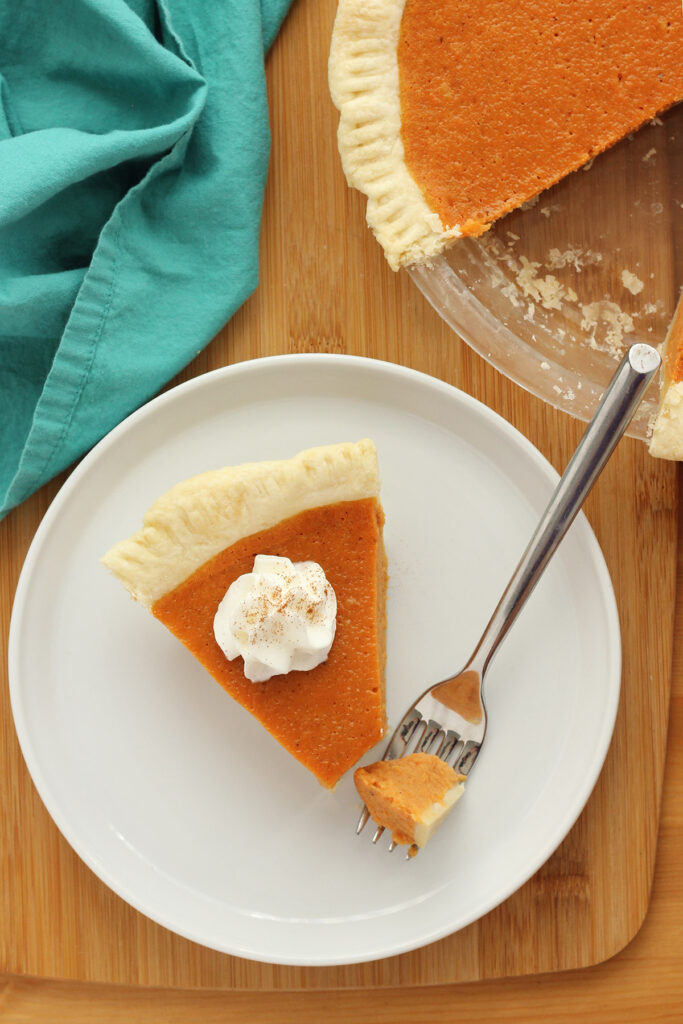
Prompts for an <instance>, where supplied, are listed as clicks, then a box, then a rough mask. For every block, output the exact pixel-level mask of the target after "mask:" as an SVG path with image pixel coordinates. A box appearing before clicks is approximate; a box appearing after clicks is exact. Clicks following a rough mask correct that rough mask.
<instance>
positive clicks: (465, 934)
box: [0, 0, 677, 989]
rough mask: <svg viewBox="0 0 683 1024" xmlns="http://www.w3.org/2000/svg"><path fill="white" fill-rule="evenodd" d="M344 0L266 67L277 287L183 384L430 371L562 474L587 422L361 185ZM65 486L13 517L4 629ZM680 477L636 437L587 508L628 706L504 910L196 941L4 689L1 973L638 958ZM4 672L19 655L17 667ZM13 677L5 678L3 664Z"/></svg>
mask: <svg viewBox="0 0 683 1024" xmlns="http://www.w3.org/2000/svg"><path fill="white" fill-rule="evenodd" d="M333 15H334V3H333V0H325V2H324V3H320V2H315V0H299V2H298V3H297V4H296V5H295V7H294V9H293V11H292V13H291V15H290V17H289V19H288V22H287V23H286V25H285V28H284V30H283V33H282V36H281V38H280V40H279V41H278V43H277V44H276V47H275V50H274V52H273V54H272V55H271V57H270V59H269V69H268V71H269V87H270V97H271V116H272V126H273V157H272V166H271V174H270V179H269V187H268V193H267V197H266V207H265V212H264V229H263V237H262V259H261V285H260V288H259V290H258V292H257V293H256V295H255V296H254V297H253V298H252V299H251V300H250V301H249V302H248V303H247V304H246V305H245V306H244V307H243V309H242V310H240V312H239V313H238V314H237V315H236V316H235V317H234V318H233V320H232V321H231V323H230V324H229V325H228V327H227V328H226V329H225V330H223V331H222V332H221V334H220V335H219V336H218V338H217V339H216V340H215V341H214V343H213V344H212V346H211V347H210V348H209V349H208V350H207V351H206V352H204V353H203V354H202V355H201V356H199V357H198V358H197V360H195V362H194V363H193V364H192V365H191V366H190V367H189V368H188V369H187V370H186V371H185V373H184V374H183V375H182V379H187V378H188V377H191V376H194V375H196V374H198V373H202V372H205V371H206V370H209V369H213V368H215V367H217V366H221V365H225V364H226V363H232V362H236V361H239V360H242V359H248V358H254V357H257V356H262V355H271V354H275V353H280V352H320V351H323V352H342V353H343V352H346V353H349V354H358V355H367V356H373V357H377V358H382V359H389V360H392V361H394V362H397V363H402V364H404V365H407V366H411V367H414V368H415V369H418V370H422V371H424V372H426V373H431V374H433V375H435V376H437V377H440V378H441V379H443V380H446V381H448V382H450V383H452V384H455V385H456V386H458V387H460V388H462V389H463V390H465V391H467V392H469V393H470V394H473V395H474V396H475V397H477V398H479V399H481V400H482V401H484V402H486V404H488V405H489V406H491V407H492V408H494V409H495V410H496V411H498V412H499V413H501V414H502V415H503V416H504V417H505V418H506V419H508V420H509V421H510V422H512V423H513V424H514V425H515V426H516V427H518V429H520V430H521V431H522V432H523V433H524V434H526V436H527V437H529V438H530V439H531V440H532V441H533V442H534V443H535V444H536V445H537V446H538V447H539V448H540V449H541V451H542V452H543V453H544V454H545V455H546V456H547V457H548V458H549V459H550V460H551V462H553V464H554V465H555V466H556V467H557V468H558V469H561V468H562V467H563V466H564V465H565V463H566V461H567V459H568V457H569V455H570V454H571V452H572V450H573V448H574V447H575V445H576V443H577V441H578V439H579V437H580V434H581V432H582V429H583V428H582V426H581V425H580V424H578V423H576V422H575V421H573V420H571V419H570V418H568V417H567V416H565V415H563V414H561V413H558V412H556V411H554V410H553V409H551V408H550V407H548V406H546V405H544V404H543V403H541V402H539V401H537V400H536V399H534V398H532V397H530V396H528V395H527V394H525V393H523V392H522V391H521V390H520V389H518V388H517V387H515V386H514V385H512V384H511V383H510V382H509V381H507V380H505V379H504V378H502V377H501V376H500V375H498V374H497V373H496V372H495V371H493V370H492V369H491V368H490V367H489V366H488V365H486V364H485V363H484V362H482V361H481V360H480V359H479V358H478V357H477V356H475V355H474V354H473V353H472V352H471V351H470V350H469V349H468V348H467V347H466V346H465V345H464V344H463V343H462V342H461V341H460V340H459V339H458V338H457V337H456V336H455V335H454V334H453V333H452V332H450V331H449V330H448V329H447V328H446V327H445V326H444V324H443V323H442V322H441V321H440V320H439V318H438V317H437V316H436V314H435V313H434V312H433V311H432V310H431V308H430V307H429V306H428V305H427V303H426V302H425V301H424V300H423V299H422V298H421V296H420V295H419V294H418V293H417V291H416V290H415V288H414V287H413V285H412V284H411V282H410V280H409V279H408V278H407V276H405V275H404V274H398V275H395V274H392V272H391V271H390V270H389V269H388V268H387V267H386V265H385V263H384V259H383V257H382V255H381V253H380V251H379V249H378V247H377V246H376V245H375V243H374V241H373V239H372V238H371V236H370V234H369V232H368V231H367V229H366V228H365V225H364V217H363V209H362V207H363V204H362V202H361V200H360V198H359V197H358V196H357V195H355V194H352V193H350V192H349V191H348V189H347V188H346V185H345V183H344V180H343V177H342V175H341V171H340V168H339V161H338V158H337V153H336V144H335V125H336V119H335V117H334V115H333V111H332V109H331V105H330V101H329V98H328V94H327V87H326V81H325V73H326V67H325V65H326V55H327V48H328V43H329V34H330V30H331V24H332V18H333ZM60 482H61V481H56V482H54V483H52V484H50V485H48V486H47V487H46V488H44V489H43V491H42V492H40V493H39V494H38V495H36V496H34V497H33V498H32V499H30V500H29V501H27V502H26V503H25V504H24V505H23V506H22V507H21V508H20V509H18V510H16V511H15V512H14V513H12V514H11V515H10V516H9V517H8V518H7V519H6V520H5V521H4V522H3V523H1V524H0V565H1V566H2V571H1V573H0V625H1V637H2V643H3V644H4V645H5V646H6V640H7V632H8V627H9V615H10V608H11V602H12V596H13V593H14V588H15V586H16V581H17V578H18V574H19V571H20V568H21V565H22V562H23V559H24V557H25V554H26V551H27V550H28V546H29V544H30V541H31V538H32V536H33V534H34V532H35V529H36V527H37V525H38V523H39V521H40V519H41V517H42V515H43V514H44V512H45V510H46V508H47V506H48V505H49V502H50V500H51V499H52V497H53V496H54V494H55V493H56V491H57V489H58V485H59V483H60ZM676 493H677V492H676V467H675V466H673V465H670V464H667V463H662V462H655V461H653V460H651V459H650V458H649V457H648V455H647V453H646V451H645V448H644V446H643V445H641V444H639V443H638V442H635V441H631V440H626V441H624V442H622V443H621V445H620V446H619V449H618V450H617V452H616V454H615V456H614V457H613V459H612V460H611V462H610V464H609V465H608V467H607V469H606V470H605V472H604V474H603V476H602V478H601V479H600V481H599V483H598V485H597V487H596V490H595V492H594V493H593V495H592V496H591V498H590V499H589V501H588V504H587V507H586V511H587V514H588V517H589V519H590V521H591V524H592V525H593V528H594V530H595V532H596V534H597V537H598V540H599V541H600V543H601V545H602V549H603V551H604V553H605V557H606V560H607V564H608V566H609V569H610V572H611V575H612V580H613V583H614V587H615V591H616V595H617V601H618V605H619V611H620V617H621V627H622V635H623V652H624V672H623V688H622V699H621V704H620V710H619V715H618V719H617V725H616V730H615V735H614V740H613V743H612V746H611V749H610V752H609V755H608V758H607V761H606V764H605V768H604V770H603V773H602V775H601V777H600V779H599V781H598V784H597V786H596V788H595V791H594V793H593V795H592V797H591V799H590V801H589V803H588V805H587V807H586V809H585V811H584V813H583V814H582V816H581V818H580V819H579V821H578V822H577V824H576V826H575V827H574V829H573V830H572V832H571V833H570V835H569V836H568V837H567V839H566V840H565V842H564V843H563V844H562V846H561V847H560V848H559V850H558V851H557V852H556V853H555V854H554V855H553V856H552V857H551V858H550V860H549V861H548V862H547V863H546V865H545V866H544V867H543V868H542V869H541V870H540V871H539V872H538V873H537V875H536V876H535V877H534V878H532V879H531V880H530V881H529V882H528V883H527V884H526V885H525V886H524V887H523V888H522V889H520V890H519V891H518V892H517V893H516V894H515V895H514V896H513V897H511V898H510V899H509V900H508V901H507V902H506V903H504V904H503V905H502V906H501V907H499V908H497V909H496V910H494V911H493V912H491V913H490V914H489V915H487V916H486V917H485V918H484V919H482V920H481V921H479V922H477V923H475V924H473V925H471V926H470V927H469V928H467V929H465V930H464V931H462V932H460V933H458V934H457V935H455V936H451V937H449V938H446V939H444V940H442V941H440V942H438V943H436V944H434V945H432V946H429V947H426V948H424V949H422V950H418V951H415V952H412V953H409V954H405V955H402V956H400V957H395V958H391V959H388V960H384V961H380V962H376V963H373V964H364V965H357V966H347V967H340V968H291V967H280V966H269V965H262V964H257V963H253V962H250V961H244V960H239V959H236V958H232V957H229V956H225V955H223V954H219V953H215V952H213V951H211V950H207V949H205V948H203V947H200V946H197V945H195V944H193V943H191V942H188V941H186V940H184V939H181V938H179V937H178V936H176V935H174V934H172V933H170V932H168V931H166V930H165V929H163V928H161V927H160V926H158V925H155V924H153V923H152V922H150V921H149V920H147V919H146V918H144V917H143V916H142V915H140V914H138V913H137V912H136V911H134V910H132V909H131V908H130V907H128V906H127V905H126V904H125V903H124V902H123V901H122V900H120V899H119V898H118V897H117V896H115V895H114V894H113V893H111V892H110V891H109V890H108V889H107V888H106V887H105V886H104V885H102V884H101V883H100V882H99V881H98V879H97V878H95V876H94V875H92V874H91V873H90V872H89V870H88V869H87V868H85V866H84V865H83V864H82V863H81V862H80V860H79V859H78V858H77V857H76V855H75V854H74V853H73V852H72V850H71V849H70V847H69V846H68V844H67V843H66V842H65V840H64V839H63V838H62V837H61V835H60V834H59V832H58V831H57V829H56V827H55V826H54V825H53V823H52V821H51V819H50V818H49V816H48V815H47V813H46V811H45V810H44V808H43V806H42V804H41V802H40V800H39V798H38V796H37V795H36V793H35V790H34V789H33V786H32V783H31V781H30V778H29V776H28V773H27V771H26V768H25V766H24V764H23V760H22V758H21V754H20V752H19V749H18V745H17V741H16V737H15V734H14V730H13V726H12V722H11V715H10V710H9V698H8V692H7V681H6V678H3V680H2V688H1V690H0V700H1V702H2V705H1V707H0V757H1V758H2V762H1V763H2V771H1V773H0V836H1V837H2V838H1V840H0V842H1V846H0V972H3V971H4V972H9V973H16V974H31V975H37V976H43V977H60V978H71V979H83V980H91V981H102V982H120V983H128V984H138V985H159V986H178V987H195V986H204V987H212V988H244V989H274V988H280V989H283V988H305V989H313V988H335V987H339V988H350V987H357V986H373V987H375V986H392V987H397V986H402V985H412V986H414V985H426V984H437V983H442V984H443V983H447V982H455V981H465V980H477V979H483V978H496V977H503V976H511V975H520V974H528V973H534V972H541V971H553V970H560V969H566V968H572V967H580V966H586V965H589V964H594V963H597V962H600V961H602V960H604V959H606V958H608V957H610V956H612V955H613V954H614V953H615V952H617V951H618V950H619V949H621V948H622V947H623V946H624V945H625V944H626V943H628V942H629V940H630V939H631V938H632V937H633V935H635V933H636V932H637V931H638V929H639V927H640V924H641V923H642V921H643V918H644V915H645V913H646V911H647V906H648V900H649V891H650V884H651V880H652V875H653V866H654V855H655V845H656V837H657V826H658V815H659V802H660V793H661V784H662V772H663V764H664V753H665V738H666V726H667V715H668V701H669V692H670V670H671V654H672V642H673V615H674V593H675V569H676V531H677V521H676V519H677V511H676ZM3 661H4V664H6V652H5V658H4V659H3ZM2 671H3V673H4V674H5V675H6V669H5V668H4V667H3V670H2Z"/></svg>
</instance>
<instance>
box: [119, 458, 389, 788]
mask: <svg viewBox="0 0 683 1024" xmlns="http://www.w3.org/2000/svg"><path fill="white" fill-rule="evenodd" d="M383 522H384V514H383V512H382V507H381V504H380V501H379V474H378V466H377V453H376V450H375V446H374V444H373V443H372V441H368V440H364V441H360V442H358V443H355V444H351V443H347V444H337V445H330V446H326V447H321V448H312V449H310V450H308V451H304V452H301V453H300V454H299V455H297V456H295V457H294V458H292V459H288V460H283V461H277V462H257V463H250V464H245V465H242V466H236V467H228V468H225V469H220V470H216V471H214V472H208V473H203V474H202V475H200V476H196V477H193V478H192V479H190V480H186V481H184V482H183V483H179V484H177V485H176V486H175V487H173V488H172V489H171V490H170V491H169V492H168V493H167V494H165V495H163V496H162V497H161V498H159V499H158V500H157V501H156V502H155V503H154V504H153V505H152V507H151V508H150V509H149V511H148V512H147V513H146V515H145V516H144V520H143V523H144V525H143V528H142V529H141V530H140V531H139V532H138V533H135V534H133V536H132V537H129V538H128V539H127V540H124V541H122V542H121V543H120V544H117V545H116V546H115V547H113V548H112V549H111V550H110V551H109V552H108V553H107V554H106V555H105V556H104V558H103V559H102V561H103V563H104V565H105V566H106V567H107V568H108V569H109V570H110V571H111V572H112V573H114V575H115V576H117V577H118V579H119V580H120V581H121V582H122V583H123V585H124V586H125V587H126V589H127V590H128V591H129V593H130V594H131V595H132V596H133V597H134V598H135V599H136V600H138V601H140V603H141V604H143V605H144V606H145V607H146V608H148V609H149V610H150V611H151V612H152V614H153V615H155V616H156V618H158V619H159V620H160V621H161V622H163V624H164V625H165V626H166V627H167V628H168V629H169V630H170V631H171V632H172V633H173V634H175V636H176V637H177V638H178V639H179V640H180V641H181V642H182V643H183V644H184V645H185V646H186V647H187V648H188V650H190V651H191V652H192V654H194V656H195V657H196V658H197V659H198V661H200V662H201V664H202V665H203V666H204V667H205V668H206V669H207V670H208V671H209V672H210V673H211V675H212V676H213V677H214V679H216V680H217V681H218V682H219V683H220V684H221V686H223V687H224V688H225V689H226V690H227V691H228V693H229V694H230V695H231V696H232V697H234V698H235V700H237V701H238V702H239V703H240V704H241V705H242V706H243V707H244V708H246V709H247V711H250V712H251V714H252V715H254V716H255V717H256V718H257V719H258V720H259V722H261V724H262V725H263V726H264V727H265V728H266V729H267V730H268V731H269V732H270V733H271V734H272V735H273V736H274V737H275V739H277V740H278V741H279V742H280V743H281V744H282V746H283V747H285V749H286V750H288V751H289V752H290V753H291V754H293V756H294V757H295V758H297V760H299V761H300V762H301V763H302V764H303V765H305V766H306V768H308V769H310V771H312V772H313V774H314V775H315V776H316V777H317V779H318V780H319V782H321V783H322V785H323V786H327V787H332V786H334V785H335V783H336V782H337V781H338V779H339V778H340V777H341V776H342V775H343V774H344V772H345V771H347V769H348V768H350V767H351V766H352V765H353V764H355V763H356V761H358V759H359V758H360V757H361V756H362V755H363V754H364V753H365V752H366V751H367V750H368V749H369V748H370V747H372V746H373V745H374V744H375V743H377V741H378V740H379V739H380V738H381V737H382V735H383V733H384V728H385V711H384V664H385V639H384V638H385V625H386V620H385V594H386V581H387V575H386V557H385V552H384V545H383V540H382V526H383ZM259 555H261V556H279V558H280V559H281V560H285V559H290V560H291V562H293V563H311V562H313V563H317V565H319V566H320V567H321V568H322V569H323V570H324V573H325V576H326V578H327V580H328V581H329V584H330V585H331V586H332V587H333V589H334V593H335V594H336V633H335V634H334V640H333V642H332V646H331V648H330V650H329V654H328V655H327V658H326V660H324V661H323V662H322V663H320V664H318V665H317V666H316V667H314V668H311V669H309V670H306V671H304V670H294V671H290V672H288V673H287V674H281V675H273V676H272V677H271V678H269V679H267V680H266V681H265V682H252V681H251V680H250V679H248V678H246V676H245V672H244V669H245V664H244V660H243V658H242V657H235V658H234V659H233V660H228V658H227V657H226V655H225V654H224V653H223V650H222V649H221V647H219V645H218V643H217V642H216V639H215V636H214V617H215V615H216V612H217V609H218V606H219V605H220V604H221V602H222V600H223V598H224V596H225V595H226V593H227V591H228V590H229V588H230V587H231V584H233V583H234V582H235V581H236V580H237V579H238V578H240V577H242V576H245V575H246V574H249V573H251V572H252V568H253V567H254V564H255V558H256V556H259ZM273 561H276V562H277V561H278V560H277V559H275V560H273V559H272V558H270V557H269V558H266V559H265V564H266V565H270V564H272V563H273Z"/></svg>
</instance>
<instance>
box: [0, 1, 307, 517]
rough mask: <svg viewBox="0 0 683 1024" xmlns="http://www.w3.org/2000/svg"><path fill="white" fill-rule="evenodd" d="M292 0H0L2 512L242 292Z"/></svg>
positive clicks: (170, 367) (186, 354) (250, 266)
mask: <svg viewBox="0 0 683 1024" xmlns="http://www.w3.org/2000/svg"><path fill="white" fill-rule="evenodd" d="M289 3H290V0H58V2H55V0H21V2H17V0H0V402H1V405H0V409H1V410H2V412H1V417H0V430H1V431H2V436H1V437H0V515H2V514H4V513H5V512H7V511H8V510H9V509H10V508H12V507H13V506H15V505H17V504H18V503H19V502H20V501H22V500H23V499H24V498H26V497H27V496H28V495H29V494H31V493H32V492H33V491H35V490H36V489H37V488H38V487H40V486H41V484H43V483H44V482H45V481H46V480H48V479H49V478H50V477H52V476H54V474H55V473H57V472H59V471H60V470H62V469H64V468H65V467H66V466H68V465H69V464H70V463H72V462H73V461H74V460H75V459H76V458H78V456H80V455H82V454H83V452H85V451H86V450H87V449H88V448H90V447H91V446H92V445H93V444H94V443H95V442H96V441H97V440H99V438H101V437H102V436H103V435H104V434H105V433H107V431H109V430H110V429H111V428H112V427H113V426H115V425H116V424H117V423H118V422H119V421H120V420H121V419H123V418H124V417H125V416H126V415H127V414H128V413H129V412H131V411H132V410H133V409H135V408H136V407H138V406H139V405H140V404H142V403H143V402H144V401H146V400H147V399H148V398H150V397H151V396H152V395H153V394H154V393H155V392H156V391H158V390H159V388H160V387H161V386H162V385H163V384H164V383H165V382H166V381H168V380H169V379H170V378H171V377H172V376H173V375H174V374H175V373H177V372H178V371H179V370H180V369H181V368H182V367H183V366H185V365H186V364H187V363H188V362H189V361H190V360H191V359H192V358H193V357H194V356H195V355H196V354H197V352H199V351H200V350H201V349H202V348H203V347H204V346H205V345H206V344H207V343H208V342H209V341H210V340H211V338H212V337H213V336H214V334H215V333H216V331H218V330H219V329H220V327H222V325H223V324H224V323H225V322H226V321H227V320H228V319H229V317H230V316H231V315H232V313H233V312H234V311H235V310H236V309H237V307H238V306H240V305H241V303H242V302H244V300H245V299H246V298H247V296H248V295H249V294H250V293H251V292H252V291H253V289H254V288H255V286H256V283H257V276H258V234H259V225H260V216H261V205H262V198H263V188H264V184H265V179H266V171H267V164H268V155H269V145H270V135H269V128H268V109H267V102H266V88H265V79H264V53H265V51H266V50H267V49H268V47H269V46H270V44H271V42H272V41H273V39H274V37H275V35H276V33H277V31H278V28H279V26H280V23H281V21H282V19H283V18H284V15H285V13H286V11H287V8H288V6H289Z"/></svg>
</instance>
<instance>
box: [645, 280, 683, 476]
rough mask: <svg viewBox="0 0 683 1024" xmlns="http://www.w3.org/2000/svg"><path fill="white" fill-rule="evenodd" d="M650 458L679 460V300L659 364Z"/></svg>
mask: <svg viewBox="0 0 683 1024" xmlns="http://www.w3.org/2000/svg"><path fill="white" fill-rule="evenodd" d="M650 455H655V456H657V457H658V458H660V459H683V298H681V299H679V302H678V307H677V309H676V312H675V313H674V318H673V320H672V321H671V326H670V327H669V331H668V333H667V336H666V342H665V350H664V358H663V360H662V388H661V392H660V396H659V409H658V410H657V416H656V418H655V422H654V426H653V429H652V436H651V437H650Z"/></svg>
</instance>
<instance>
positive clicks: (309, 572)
mask: <svg viewBox="0 0 683 1024" xmlns="http://www.w3.org/2000/svg"><path fill="white" fill-rule="evenodd" d="M336 628H337V597H336V594H335V592H334V590H333V588H332V586H331V584H330V583H329V581H328V579H327V577H326V576H325V573H324V571H323V569H322V568H321V567H320V566H319V565H318V563H317V562H292V561H291V559H289V558H280V557H278V556H275V555H256V558H255V559H254V568H253V570H252V571H251V572H248V573H245V574H244V575H243V576H240V577H239V578H238V579H236V580H235V581H234V583H232V584H231V585H230V587H229V588H228V590H227V592H226V594H225V597H224V598H223V600H222V601H221V603H220V604H219V606H218V610H217V612H216V615H215V617H214V620H213V632H214V636H215V637H216V643H217V644H218V646H219V647H220V648H221V650H222V651H223V653H224V654H225V656H226V658H227V659H228V660H229V661H232V660H233V658H237V657H238V656H239V655H241V656H242V658H243V659H244V674H245V676H246V677H247V679H250V680H251V681H252V682H253V683H262V682H264V681H265V680H266V679H270V677H271V676H276V675H281V674H284V673H287V672H292V671H293V670H295V669H296V670H299V671H301V670H304V671H305V670H308V669H312V668H315V666H316V665H320V663H321V662H323V661H325V659H326V658H327V656H328V654H329V653H330V648H331V646H332V641H333V640H334V634H335V630H336Z"/></svg>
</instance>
